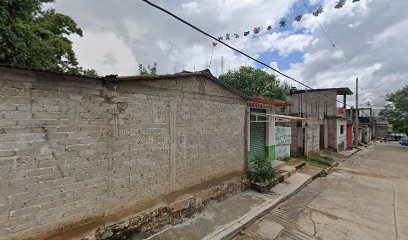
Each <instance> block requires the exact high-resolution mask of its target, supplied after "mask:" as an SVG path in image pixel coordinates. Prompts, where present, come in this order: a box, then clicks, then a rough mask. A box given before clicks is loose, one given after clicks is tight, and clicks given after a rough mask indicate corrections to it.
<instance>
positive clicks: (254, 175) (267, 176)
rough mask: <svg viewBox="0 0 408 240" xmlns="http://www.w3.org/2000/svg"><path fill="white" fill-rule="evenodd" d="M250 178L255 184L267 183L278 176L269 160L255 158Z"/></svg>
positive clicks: (250, 170)
mask: <svg viewBox="0 0 408 240" xmlns="http://www.w3.org/2000/svg"><path fill="white" fill-rule="evenodd" d="M249 176H250V178H251V182H253V183H265V182H269V181H271V180H272V179H273V178H274V177H275V176H276V172H275V170H274V169H273V168H272V164H271V161H270V160H269V159H266V158H255V159H254V160H252V161H251V167H250V169H249Z"/></svg>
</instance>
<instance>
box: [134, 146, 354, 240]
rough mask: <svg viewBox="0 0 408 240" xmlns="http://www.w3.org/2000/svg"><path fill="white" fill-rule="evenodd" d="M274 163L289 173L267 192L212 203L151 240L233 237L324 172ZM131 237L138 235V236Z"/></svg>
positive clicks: (340, 157)
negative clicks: (297, 169) (298, 169)
mask: <svg viewBox="0 0 408 240" xmlns="http://www.w3.org/2000/svg"><path fill="white" fill-rule="evenodd" d="M357 151H358V150H351V151H347V152H344V153H342V154H338V156H337V158H338V160H339V162H341V161H342V160H344V159H346V158H348V157H349V156H351V155H353V154H354V153H355V152H357ZM339 162H337V163H339ZM273 165H274V166H273V167H274V168H275V169H277V171H278V172H279V171H281V172H282V171H283V172H286V174H285V173H284V174H285V175H284V176H285V178H284V179H286V180H285V181H284V182H282V183H280V184H278V185H277V186H275V187H273V188H272V189H270V190H269V191H267V192H266V193H263V194H262V193H258V192H256V191H252V190H250V191H246V192H243V193H240V194H238V195H235V196H233V197H230V198H228V199H226V200H225V201H222V202H216V203H213V204H211V205H210V206H208V207H207V208H206V209H205V210H204V211H203V212H201V213H200V214H197V215H195V216H194V217H192V218H189V219H185V221H184V222H183V223H181V224H178V225H173V226H168V227H167V228H165V229H163V230H162V231H160V232H158V233H156V234H154V235H152V236H150V237H149V238H148V239H152V240H169V239H170V240H171V239H181V240H184V239H185V240H187V239H189V240H190V239H206V240H215V239H230V238H232V237H234V236H235V235H237V234H238V233H239V232H240V231H242V230H243V229H245V228H247V227H248V226H249V225H251V224H252V223H254V222H255V221H257V220H258V219H259V218H261V217H262V216H264V215H265V214H266V213H268V212H269V211H270V210H271V209H273V208H275V207H277V206H278V205H279V204H281V203H282V202H284V201H285V200H287V199H288V198H290V197H291V196H292V195H294V194H296V193H297V192H298V191H299V190H301V189H302V188H303V187H304V186H306V185H308V184H309V183H310V182H312V181H313V179H314V178H315V177H317V176H318V175H319V174H320V172H321V171H322V169H321V168H317V167H312V166H306V167H304V168H302V169H301V170H300V171H299V172H296V168H295V167H294V166H287V164H286V163H284V162H281V161H273ZM336 165H337V164H336ZM267 228H268V229H267V231H268V234H269V236H270V234H273V232H275V230H276V233H277V234H279V232H280V231H281V230H282V229H280V228H281V226H280V225H274V226H268V227H267ZM132 239H134V240H135V239H138V238H137V237H136V236H135V237H133V238H132Z"/></svg>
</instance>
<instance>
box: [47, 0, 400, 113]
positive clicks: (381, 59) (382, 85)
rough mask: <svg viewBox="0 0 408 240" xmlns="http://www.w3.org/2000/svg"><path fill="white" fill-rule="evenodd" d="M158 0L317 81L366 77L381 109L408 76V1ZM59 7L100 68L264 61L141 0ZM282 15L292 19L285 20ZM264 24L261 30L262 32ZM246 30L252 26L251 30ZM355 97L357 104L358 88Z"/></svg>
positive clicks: (366, 89) (370, 96)
mask: <svg viewBox="0 0 408 240" xmlns="http://www.w3.org/2000/svg"><path fill="white" fill-rule="evenodd" d="M151 1H152V2H154V3H156V4H158V5H160V6H162V7H164V8H166V9H168V10H170V11H171V12H173V13H175V14H177V15H179V16H180V17H182V18H184V19H186V20H188V21H189V22H191V23H193V24H195V25H197V26H198V27H200V28H202V29H203V30H205V31H207V32H208V33H210V34H213V35H215V36H222V35H223V36H224V38H225V34H227V33H230V34H231V38H232V39H231V40H229V41H226V42H228V43H229V44H231V45H232V46H234V47H236V48H238V49H240V50H242V51H244V52H246V53H248V54H250V55H251V56H254V57H256V58H257V59H259V60H261V61H264V62H265V63H266V64H269V65H270V66H272V67H275V68H277V69H279V70H281V71H283V72H285V73H286V74H289V75H290V76H293V77H294V78H296V79H298V80H300V81H302V82H304V83H306V84H308V85H310V86H312V87H314V88H325V87H350V88H351V89H352V90H353V91H354V90H355V76H356V75H357V76H358V77H359V79H360V88H359V89H360V93H361V97H360V101H361V102H363V103H367V102H368V101H369V102H370V103H371V104H372V105H374V106H375V107H381V106H382V105H383V103H384V96H385V94H386V93H388V92H392V91H395V90H397V89H400V88H402V87H403V86H404V85H406V84H408V57H407V53H408V41H406V37H404V36H408V14H406V11H407V9H408V1H406V0H360V1H359V2H355V3H353V2H352V1H353V0H347V1H346V4H345V5H344V7H343V8H341V9H335V8H334V5H335V4H336V1H337V0H273V1H272V0H201V1H198V0H167V1H166V0H151ZM305 2H306V4H307V5H308V6H310V8H311V9H312V10H315V9H317V8H318V7H319V6H320V5H322V6H323V13H322V14H320V15H319V16H318V17H317V20H318V21H316V18H315V17H314V16H313V15H311V14H310V13H309V11H308V9H307V8H306V7H305ZM52 7H54V8H56V9H57V11H59V12H62V13H64V14H67V15H70V16H71V17H73V18H74V19H75V20H76V21H77V23H78V25H79V26H80V27H81V28H82V29H83V31H84V37H82V38H80V37H71V39H72V40H73V42H74V49H75V51H76V53H77V56H78V59H79V62H80V64H81V65H82V66H84V67H86V68H93V69H96V70H97V71H98V73H99V74H100V75H107V74H119V75H134V74H137V73H138V70H137V69H138V68H137V65H138V64H139V63H142V64H144V65H149V64H150V65H151V64H153V63H154V62H157V64H158V69H159V73H160V74H165V73H174V72H179V71H182V70H188V71H194V70H196V71H198V70H201V69H205V68H210V69H211V72H212V73H213V74H214V75H216V76H218V75H219V74H221V73H222V72H226V71H228V70H231V69H237V68H238V67H239V66H242V65H250V66H255V67H259V68H262V67H261V66H258V65H257V64H255V63H254V62H252V61H251V60H249V59H247V58H246V57H243V56H240V55H239V54H236V53H234V52H233V51H232V50H229V49H228V48H226V47H223V46H220V45H218V46H217V47H215V48H214V47H213V46H212V41H211V40H210V39H208V38H207V37H205V36H203V35H202V34H200V33H198V32H195V31H193V30H192V29H190V28H188V27H187V26H185V25H183V24H181V23H180V22H177V21H176V20H174V19H172V18H170V17H169V16H167V15H165V14H163V13H162V12H160V11H158V10H156V9H154V8H152V7H150V6H149V5H147V4H146V3H144V2H142V1H141V0H121V1H114V0H86V1H84V0H57V1H56V3H55V4H53V5H52ZM297 15H303V18H302V20H301V21H300V22H296V21H294V20H293V19H294V17H295V16H297ZM282 18H286V19H287V20H288V24H287V26H286V27H284V28H281V27H279V20H280V19H282ZM319 23H320V24H321V25H322V26H323V28H324V29H325V30H326V32H327V33H328V35H329V37H330V38H331V41H333V42H334V43H335V45H336V48H334V47H332V43H331V41H330V40H329V39H328V37H327V36H326V35H325V34H324V32H323V30H322V29H321V28H320V26H319ZM268 25H272V26H273V30H272V31H267V30H266V27H267V26H268ZM254 27H261V33H260V34H258V35H254V34H253V33H252V30H253V28H254ZM244 31H251V34H250V35H249V36H247V37H244V36H243V32H244ZM234 33H238V34H240V38H238V39H235V38H233V34H234ZM345 57H346V59H347V62H348V63H346V61H345ZM222 59H223V60H222ZM222 62H223V64H222ZM210 63H211V65H210ZM280 79H281V81H285V82H288V83H289V84H291V85H293V86H295V87H298V88H301V86H299V85H298V84H296V83H293V82H291V81H290V80H288V79H285V78H284V77H280ZM348 99H349V102H350V103H354V100H353V99H354V97H353V96H352V97H349V98H348ZM363 106H367V105H363Z"/></svg>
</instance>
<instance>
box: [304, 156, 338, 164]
mask: <svg viewBox="0 0 408 240" xmlns="http://www.w3.org/2000/svg"><path fill="white" fill-rule="evenodd" d="M307 161H309V162H313V163H316V164H318V165H321V166H327V167H330V166H331V165H332V162H333V160H332V158H331V157H328V156H309V157H307Z"/></svg>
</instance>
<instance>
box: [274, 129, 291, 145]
mask: <svg viewBox="0 0 408 240" xmlns="http://www.w3.org/2000/svg"><path fill="white" fill-rule="evenodd" d="M275 136H276V138H275V139H276V145H277V146H279V145H290V144H291V143H292V133H291V128H290V127H276V132H275Z"/></svg>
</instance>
